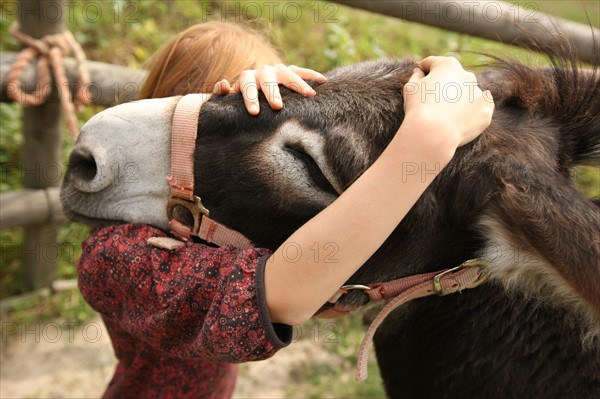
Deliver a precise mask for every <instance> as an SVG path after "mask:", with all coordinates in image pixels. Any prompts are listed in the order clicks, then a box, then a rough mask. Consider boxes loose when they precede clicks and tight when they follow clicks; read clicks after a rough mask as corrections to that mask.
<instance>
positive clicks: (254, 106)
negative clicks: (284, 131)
mask: <svg viewBox="0 0 600 399" xmlns="http://www.w3.org/2000/svg"><path fill="white" fill-rule="evenodd" d="M305 79H306V80H315V81H317V82H320V83H322V82H325V81H326V80H327V78H326V77H325V76H323V75H322V74H320V73H319V72H316V71H313V70H312V69H306V68H298V67H297V66H295V65H290V66H285V65H283V64H278V65H275V66H271V65H263V66H262V67H261V68H260V69H257V70H254V69H252V70H246V71H243V72H242V73H241V74H240V79H239V80H238V81H237V82H236V83H234V84H233V86H232V85H231V84H230V83H229V82H228V81H227V80H226V79H223V80H222V81H220V82H218V83H217V84H216V85H215V88H214V90H213V94H218V95H222V94H227V93H237V92H240V91H241V92H242V96H243V97H244V103H245V104H246V109H247V110H248V112H249V113H250V114H251V115H258V113H259V112H260V105H259V102H258V90H259V89H260V90H262V92H263V93H264V94H265V97H266V98H267V101H268V102H269V105H270V106H271V108H273V109H275V110H278V109H281V108H283V102H282V101H281V93H280V92H279V85H280V84H282V85H284V86H285V87H287V88H288V89H291V90H294V91H295V92H297V93H300V94H303V95H305V96H314V95H315V94H316V93H315V91H314V90H313V89H312V87H310V86H309V85H308V83H306V82H305V81H304V80H305Z"/></svg>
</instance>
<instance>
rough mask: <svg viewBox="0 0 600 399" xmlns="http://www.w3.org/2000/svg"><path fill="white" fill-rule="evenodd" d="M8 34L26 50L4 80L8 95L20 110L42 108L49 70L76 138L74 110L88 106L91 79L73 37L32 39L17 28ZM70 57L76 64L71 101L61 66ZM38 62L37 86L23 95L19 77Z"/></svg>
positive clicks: (61, 34)
mask: <svg viewBox="0 0 600 399" xmlns="http://www.w3.org/2000/svg"><path fill="white" fill-rule="evenodd" d="M10 34H11V35H12V36H14V37H15V38H16V39H17V40H19V41H20V42H21V43H22V44H23V45H24V46H26V47H25V48H24V49H23V50H22V51H21V52H20V53H19V55H18V56H17V58H16V60H15V62H14V63H13V65H12V67H11V69H10V71H9V72H8V76H7V79H6V80H7V87H9V90H8V95H9V97H10V98H12V99H13V100H14V101H16V102H18V103H20V104H22V105H23V106H32V105H40V104H43V103H44V101H46V99H47V98H48V96H49V95H50V92H51V90H50V82H51V73H52V72H51V70H50V67H52V70H53V71H54V80H55V82H56V87H57V88H58V90H59V96H58V97H59V99H60V104H61V107H62V109H63V112H64V114H65V119H66V122H67V127H68V128H69V131H70V132H71V135H72V136H73V137H74V138H76V137H77V136H78V135H79V127H78V125H77V117H76V115H75V107H77V110H78V111H80V110H81V108H82V107H83V105H84V104H88V103H89V102H90V95H89V92H88V90H87V88H88V85H89V82H90V76H89V73H88V71H87V69H86V68H85V61H86V58H85V54H84V52H83V50H82V49H81V46H80V45H79V43H77V41H76V40H75V38H74V37H73V34H72V33H71V32H69V31H68V30H65V31H64V32H62V33H57V34H54V35H47V36H44V37H43V38H41V39H35V38H33V37H31V36H29V35H26V34H24V33H23V32H21V31H20V30H19V25H18V24H13V25H12V26H11V27H10ZM71 53H73V55H74V57H75V62H76V75H77V86H76V88H77V89H76V91H75V98H74V99H72V98H71V89H70V87H69V80H68V78H67V75H66V72H65V68H64V65H63V57H65V56H67V55H69V54H71ZM36 59H37V76H38V82H37V84H36V88H35V90H34V91H33V92H29V93H28V92H25V91H23V89H22V88H21V86H22V85H21V77H22V75H23V72H24V71H25V69H26V68H27V66H28V65H29V64H30V63H32V62H33V61H34V60H36Z"/></svg>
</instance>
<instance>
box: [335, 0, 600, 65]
mask: <svg viewBox="0 0 600 399" xmlns="http://www.w3.org/2000/svg"><path fill="white" fill-rule="evenodd" d="M334 1H335V2H336V3H340V4H344V5H347V6H350V7H355V8H360V9H363V10H367V11H372V12H376V13H379V14H383V15H387V16H390V17H397V18H402V19H405V20H407V21H412V22H419V23H422V24H425V25H430V26H434V27H437V28H441V29H446V30H450V31H454V32H459V33H466V34H468V35H472V36H477V37H481V38H484V39H489V40H496V41H500V42H503V43H506V44H513V45H517V46H520V47H525V48H533V49H535V47H536V43H548V39H549V34H552V33H555V32H556V31H557V30H558V31H560V32H561V35H564V36H565V37H566V38H567V39H568V40H569V42H570V43H571V45H572V46H573V47H574V48H575V49H577V52H578V56H579V59H580V60H581V61H584V62H588V63H592V64H598V63H600V54H599V51H598V41H599V40H600V30H598V29H597V28H593V27H591V26H588V25H583V24H579V23H576V22H573V21H568V20H565V19H561V18H558V17H553V16H549V15H547V14H544V13H542V12H540V11H539V10H538V9H537V6H536V3H535V2H531V3H526V4H525V6H526V8H522V7H519V6H517V5H515V4H510V3H507V2H504V1H496V0H477V1H469V0H429V1H414V0H412V1H406V0H377V1H371V0H334ZM576 4H577V3H574V5H573V6H574V7H579V6H578V5H576Z"/></svg>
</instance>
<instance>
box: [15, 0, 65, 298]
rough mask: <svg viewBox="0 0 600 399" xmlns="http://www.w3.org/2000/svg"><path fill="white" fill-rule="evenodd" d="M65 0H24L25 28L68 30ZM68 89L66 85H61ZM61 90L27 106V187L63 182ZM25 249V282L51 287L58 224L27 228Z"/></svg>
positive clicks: (35, 32)
mask: <svg viewBox="0 0 600 399" xmlns="http://www.w3.org/2000/svg"><path fill="white" fill-rule="evenodd" d="M63 15H64V9H63V2H62V1H56V0H20V3H19V23H20V26H21V31H22V32H23V33H25V34H27V35H29V36H32V37H35V38H41V37H43V36H46V35H49V34H55V33H60V32H62V31H64V20H63ZM59 89H63V90H64V89H65V88H59ZM58 95H60V94H59V93H58V91H57V90H56V87H54V88H53V94H52V95H50V97H49V98H48V100H46V102H45V103H44V104H42V105H40V106H32V107H24V108H23V132H24V133H23V134H24V143H23V165H22V176H23V185H24V186H25V187H26V188H34V189H39V188H46V187H58V186H59V185H60V181H61V171H62V169H63V165H62V164H61V124H60V123H61V109H60V103H59V101H58ZM23 245H24V248H23V251H22V257H23V266H24V271H25V276H24V278H25V283H26V285H27V287H28V288H29V289H32V290H33V289H40V288H42V287H47V286H49V285H50V284H51V283H52V281H53V280H54V278H55V275H56V261H57V257H58V253H59V252H60V246H59V244H58V242H57V225H56V224H46V225H41V224H40V225H32V226H28V227H26V228H25V242H24V244H23Z"/></svg>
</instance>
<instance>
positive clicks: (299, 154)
mask: <svg viewBox="0 0 600 399" xmlns="http://www.w3.org/2000/svg"><path fill="white" fill-rule="evenodd" d="M285 150H286V151H287V152H289V153H290V154H292V155H293V156H294V157H295V158H297V159H298V160H300V161H301V162H302V163H303V164H304V166H306V169H307V170H308V174H309V176H310V178H311V179H312V181H313V182H314V183H315V185H316V186H317V187H318V188H320V189H321V190H323V191H326V192H328V193H331V194H333V195H336V196H337V192H336V191H335V189H334V188H333V186H332V185H331V183H330V182H329V180H327V178H326V177H325V175H324V174H323V171H321V168H319V165H318V164H317V162H316V161H315V160H314V159H313V157H311V156H310V155H309V154H307V153H306V151H304V149H303V148H302V147H300V146H297V145H294V144H286V146H285Z"/></svg>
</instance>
